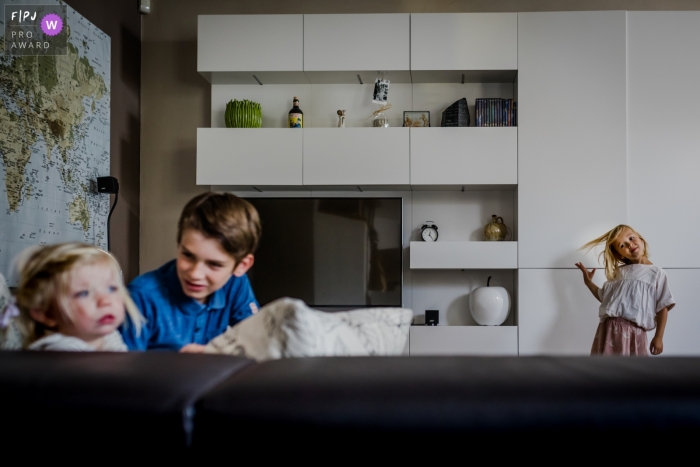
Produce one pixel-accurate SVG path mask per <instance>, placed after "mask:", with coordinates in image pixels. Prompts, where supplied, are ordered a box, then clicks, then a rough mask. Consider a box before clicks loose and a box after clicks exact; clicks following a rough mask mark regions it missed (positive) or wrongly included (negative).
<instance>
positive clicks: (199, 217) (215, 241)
mask: <svg viewBox="0 0 700 467" xmlns="http://www.w3.org/2000/svg"><path fill="white" fill-rule="evenodd" d="M260 234H261V228H260V218H259V217H258V213H257V211H256V210H255V208H254V207H253V206H252V205H251V204H250V203H248V202H247V201H245V200H243V199H241V198H238V197H237V196H234V195H232V194H230V193H203V194H201V195H199V196H197V197H195V198H194V199H192V200H191V201H190V202H189V203H187V205H186V206H185V208H184V209H183V211H182V214H181V215H180V221H179V222H178V232H177V243H178V252H177V258H176V259H174V260H172V261H169V262H167V263H165V264H164V265H163V266H161V267H160V268H158V269H156V270H155V271H151V272H148V273H146V274H143V275H141V276H139V277H137V278H136V279H134V280H133V281H132V282H131V283H130V284H129V285H128V287H127V288H128V289H129V292H130V293H131V298H133V300H134V303H136V306H137V307H138V308H139V310H141V313H142V314H143V316H144V317H145V318H146V324H145V325H143V326H142V327H141V332H140V333H139V334H137V333H136V331H135V327H134V326H133V325H130V323H126V325H123V326H122V328H121V332H122V336H123V338H124V342H125V343H126V345H127V346H128V347H129V350H148V349H161V350H180V349H181V348H182V347H184V346H186V345H188V344H201V345H204V344H206V343H207V342H209V341H210V340H211V339H213V338H214V337H216V336H218V335H219V334H221V333H223V332H224V331H226V329H227V327H228V326H233V325H234V324H236V323H238V322H239V321H241V320H243V319H245V318H247V317H248V316H250V315H252V314H253V313H255V312H256V311H257V310H258V306H259V305H258V302H257V300H256V299H255V295H254V294H253V290H252V288H251V287H250V282H249V281H248V277H247V276H246V272H247V271H248V269H250V267H251V266H252V265H253V261H254V257H253V253H255V249H256V248H257V246H258V241H259V239H260Z"/></svg>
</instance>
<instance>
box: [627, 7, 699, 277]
mask: <svg viewBox="0 0 700 467" xmlns="http://www.w3.org/2000/svg"><path fill="white" fill-rule="evenodd" d="M627 31H628V33H627V40H628V47H627V52H628V56H627V67H628V68H627V74H628V81H627V85H628V89H627V99H628V101H627V105H628V112H627V115H628V116H629V117H628V118H629V122H628V127H627V128H628V132H629V133H628V144H629V149H628V156H627V157H628V161H629V166H628V172H627V173H628V175H629V180H628V187H629V191H628V193H629V222H630V225H632V226H633V227H634V228H635V229H637V230H638V231H639V233H640V234H642V235H643V236H644V238H645V239H646V240H647V241H648V242H649V246H650V249H651V252H652V255H653V256H652V261H653V262H654V264H658V265H659V266H662V267H673V268H700V243H698V242H697V241H689V240H691V239H694V233H695V232H697V231H698V230H700V203H698V200H699V199H700V183H698V174H700V157H698V156H699V155H700V131H698V128H700V112H698V109H697V107H698V102H700V86H698V83H700V47H698V44H700V12H697V11H683V12H680V11H679V12H670V11H668V12H667V11H664V12H662V11H654V12H641V11H640V12H629V13H627ZM671 226H673V227H674V228H669V227H671ZM676 226H677V227H676Z"/></svg>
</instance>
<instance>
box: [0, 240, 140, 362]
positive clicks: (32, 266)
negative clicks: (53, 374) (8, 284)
mask: <svg viewBox="0 0 700 467" xmlns="http://www.w3.org/2000/svg"><path fill="white" fill-rule="evenodd" d="M17 269H18V272H19V286H18V288H17V297H16V301H15V302H14V303H12V304H11V305H10V306H8V307H7V308H6V309H5V311H4V312H3V313H4V315H3V316H2V318H3V319H2V320H0V322H2V323H4V324H5V327H7V324H8V323H9V320H10V319H15V320H16V325H17V327H18V328H19V330H20V333H21V334H22V337H23V339H24V343H23V344H24V347H25V348H28V349H30V350H67V351H94V350H101V351H116V352H119V351H126V350H127V347H126V345H125V344H124V341H123V340H122V337H121V334H120V333H119V331H118V330H117V328H119V326H120V325H121V324H122V323H123V322H124V318H125V312H126V314H128V315H129V318H130V321H131V323H133V324H132V325H133V326H134V327H135V328H136V330H137V331H138V329H140V327H141V324H142V322H143V317H142V316H141V313H139V311H138V309H137V308H136V306H135V305H134V302H133V301H131V298H129V294H128V292H127V291H126V288H125V287H124V284H123V282H122V278H121V272H120V269H119V266H118V264H117V262H116V260H115V259H114V258H113V257H112V255H110V254H109V253H107V252H105V251H102V250H100V249H99V248H96V247H94V246H91V245H85V244H82V243H62V244H57V245H49V246H44V247H36V248H32V249H29V250H26V251H25V252H23V253H22V254H20V257H19V259H18V261H17Z"/></svg>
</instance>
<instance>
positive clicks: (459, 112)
mask: <svg viewBox="0 0 700 467" xmlns="http://www.w3.org/2000/svg"><path fill="white" fill-rule="evenodd" d="M440 126H469V107H467V99H466V98H465V97H463V98H461V99H460V100H458V101H457V102H455V103H454V104H452V105H451V106H449V107H448V108H446V109H445V111H444V112H443V113H442V121H441V122H440Z"/></svg>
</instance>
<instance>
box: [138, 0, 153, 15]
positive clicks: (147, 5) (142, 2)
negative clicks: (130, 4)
mask: <svg viewBox="0 0 700 467" xmlns="http://www.w3.org/2000/svg"><path fill="white" fill-rule="evenodd" d="M139 12H141V13H143V14H144V15H147V14H149V13H150V12H151V0H139Z"/></svg>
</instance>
